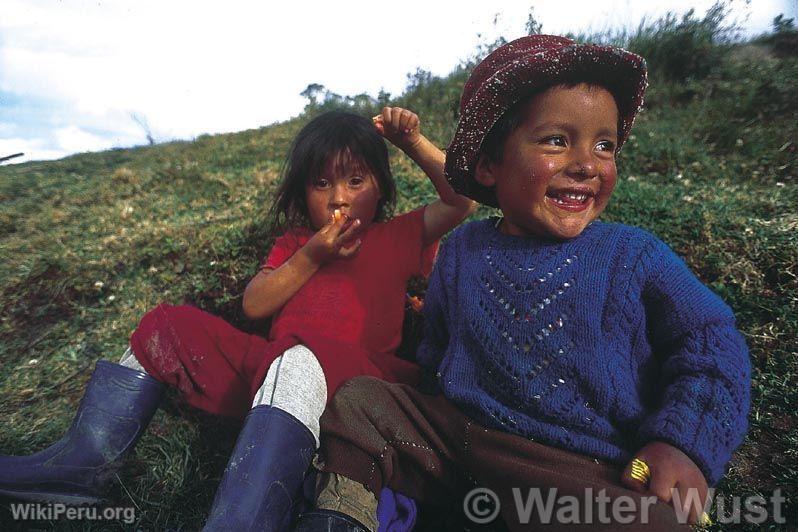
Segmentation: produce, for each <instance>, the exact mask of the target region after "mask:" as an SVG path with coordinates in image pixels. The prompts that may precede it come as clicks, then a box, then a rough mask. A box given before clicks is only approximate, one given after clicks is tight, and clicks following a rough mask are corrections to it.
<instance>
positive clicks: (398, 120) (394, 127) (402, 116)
mask: <svg viewBox="0 0 798 532" xmlns="http://www.w3.org/2000/svg"><path fill="white" fill-rule="evenodd" d="M372 120H373V121H374V127H375V128H377V132H378V133H379V134H380V135H382V136H383V137H385V138H386V139H388V140H389V141H391V143H392V144H393V145H394V146H396V147H397V148H399V149H401V150H402V151H405V152H406V151H408V150H411V149H413V147H415V145H416V144H418V142H419V140H421V127H420V124H421V121H420V120H419V118H418V115H417V114H416V113H414V112H412V111H408V110H407V109H402V108H401V107H383V108H382V113H380V114H378V115H377V116H375V117H374V118H372Z"/></svg>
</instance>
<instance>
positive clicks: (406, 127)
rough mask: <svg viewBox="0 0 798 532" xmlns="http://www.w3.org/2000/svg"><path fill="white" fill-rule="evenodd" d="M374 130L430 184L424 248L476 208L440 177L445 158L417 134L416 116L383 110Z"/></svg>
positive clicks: (391, 108) (377, 118)
mask: <svg viewBox="0 0 798 532" xmlns="http://www.w3.org/2000/svg"><path fill="white" fill-rule="evenodd" d="M374 124H375V126H376V128H377V131H379V133H380V134H381V135H383V136H384V137H385V138H387V139H388V140H390V141H391V142H392V143H393V144H394V145H396V146H397V147H398V148H400V149H401V150H402V151H404V152H405V153H406V154H407V155H408V156H409V157H410V158H411V159H413V160H414V161H415V162H416V164H418V165H419V166H420V167H421V169H422V170H424V173H426V174H427V176H428V177H429V178H430V181H432V184H433V186H434V187H435V190H436V191H437V192H438V197H439V198H440V199H438V200H437V201H434V202H432V203H430V204H429V205H427V208H426V209H425V210H424V245H425V246H426V245H427V244H431V243H432V242H435V241H436V240H438V239H439V238H440V237H442V236H443V235H445V234H446V233H448V232H449V231H451V230H452V229H454V228H455V227H457V225H458V224H459V223H460V222H462V221H463V220H464V219H465V218H466V217H467V216H468V215H470V214H471V213H472V212H474V211H475V210H476V208H477V204H476V202H475V201H473V200H471V199H469V198H467V197H465V196H461V195H460V194H458V193H457V192H455V191H454V189H452V187H451V185H450V184H449V182H448V181H446V177H445V176H444V174H443V167H444V163H445V161H446V156H445V154H444V153H443V151H441V150H440V149H439V148H438V147H437V146H435V145H434V144H433V143H432V142H430V141H429V139H427V137H425V136H424V135H422V134H421V131H420V127H419V124H420V121H419V118H418V115H416V114H415V113H413V112H411V111H408V110H407V109H402V108H400V107H385V108H383V110H382V113H381V114H379V115H377V116H375V117H374Z"/></svg>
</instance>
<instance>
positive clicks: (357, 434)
mask: <svg viewBox="0 0 798 532" xmlns="http://www.w3.org/2000/svg"><path fill="white" fill-rule="evenodd" d="M321 430H322V436H321V440H322V449H321V459H320V461H319V465H320V468H321V469H322V470H324V471H326V472H334V473H338V474H341V475H343V476H345V477H347V478H349V479H352V480H355V481H357V482H360V483H362V484H364V485H365V486H366V487H367V488H368V489H369V490H370V491H371V492H372V493H375V494H379V493H380V490H381V489H382V487H383V486H389V487H391V488H393V489H394V490H396V491H398V492H400V493H404V494H406V495H408V496H410V497H413V498H415V499H417V500H418V501H420V502H424V503H429V504H435V503H440V504H445V505H450V504H451V503H452V502H460V501H461V502H462V504H461V505H462V507H463V508H464V512H466V516H467V517H470V516H474V517H475V519H474V520H475V522H477V523H479V522H480V521H478V520H479V519H487V518H489V517H490V514H491V513H493V511H494V509H495V508H496V505H497V500H498V505H499V508H500V509H499V510H498V511H499V512H500V514H499V515H500V516H501V518H502V519H503V520H504V522H505V523H506V524H507V526H508V528H510V529H511V530H531V529H539V528H541V527H542V526H543V525H547V526H545V529H546V530H574V529H575V528H579V529H590V530H608V531H609V530H617V529H619V528H624V529H629V530H632V529H634V530H640V529H645V530H675V529H682V530H689V528H688V527H687V525H680V524H679V522H678V521H677V518H676V513H675V512H674V510H673V509H672V508H671V507H670V506H669V505H667V504H664V503H662V502H657V501H656V498H655V497H653V496H651V495H649V496H644V495H641V494H639V493H636V492H634V491H631V490H628V489H626V488H625V487H623V486H622V485H621V481H620V478H621V468H620V467H618V466H616V465H609V464H605V463H600V462H598V461H596V460H593V459H590V458H587V457H585V456H582V455H578V454H574V453H571V452H567V451H562V450H559V449H555V448H552V447H548V446H545V445H541V444H539V443H536V442H533V441H530V440H527V439H524V438H521V437H518V436H514V435H511V434H507V433H503V432H499V431H496V430H490V429H485V428H483V427H480V426H479V425H477V424H475V423H474V422H473V421H472V420H471V419H469V418H468V417H467V416H466V415H465V414H463V413H462V412H461V411H460V410H459V409H458V408H457V407H456V406H455V405H454V404H452V403H451V402H449V401H448V400H447V399H446V398H445V397H444V396H443V395H434V396H433V395H426V394H423V393H421V392H419V391H417V390H416V389H414V388H412V387H410V386H406V385H401V384H389V383H386V382H384V381H380V380H378V379H374V378H372V377H358V378H355V379H352V380H351V381H349V382H348V383H347V384H345V385H343V386H342V387H341V388H340V389H339V390H338V393H337V394H336V395H335V397H334V398H333V400H332V402H331V403H330V404H329V405H328V407H327V410H326V411H325V414H324V415H323V416H322V419H321ZM470 490H482V491H470ZM486 490H487V491H486ZM467 493H468V494H467ZM464 494H467V495H465V497H464ZM494 495H495V497H494ZM458 499H459V501H458ZM466 507H468V510H466ZM469 514H470V515H469ZM494 517H495V515H494ZM483 522H484V521H483Z"/></svg>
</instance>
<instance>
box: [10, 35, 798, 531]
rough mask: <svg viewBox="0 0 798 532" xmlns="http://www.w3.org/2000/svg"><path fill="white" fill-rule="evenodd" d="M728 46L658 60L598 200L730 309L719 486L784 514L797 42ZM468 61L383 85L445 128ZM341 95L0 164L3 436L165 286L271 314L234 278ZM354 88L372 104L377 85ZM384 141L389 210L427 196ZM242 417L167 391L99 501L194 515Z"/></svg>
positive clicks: (75, 394) (231, 308)
mask: <svg viewBox="0 0 798 532" xmlns="http://www.w3.org/2000/svg"><path fill="white" fill-rule="evenodd" d="M723 46H724V47H725V48H724V53H723V54H720V56H718V57H716V58H715V62H714V63H712V64H710V65H709V66H708V67H706V65H703V64H702V68H705V67H706V68H707V70H706V72H703V73H702V75H701V76H693V77H689V76H688V78H687V79H681V80H679V81H676V80H672V79H669V78H668V77H667V76H666V75H664V74H663V75H658V76H656V77H654V78H653V81H652V86H651V88H650V91H649V97H648V104H647V108H646V110H645V111H644V112H643V113H642V114H641V115H640V117H639V119H638V122H637V124H636V126H635V129H634V130H633V137H631V139H630V141H629V143H628V145H627V146H626V147H625V148H624V150H623V153H622V155H621V158H620V159H621V160H620V174H619V175H620V179H619V184H618V187H617V189H616V192H615V196H614V199H613V202H612V204H611V207H610V208H609V210H608V212H607V213H606V216H605V218H606V219H609V220H615V221H621V222H625V223H630V224H634V225H639V226H642V227H645V228H647V229H650V230H652V231H653V232H655V233H656V234H657V235H659V236H660V237H661V238H663V239H664V240H665V241H666V242H668V243H669V244H670V245H671V246H672V247H673V248H674V249H675V250H676V251H678V252H679V253H680V254H681V255H682V256H683V257H685V259H686V260H687V262H688V263H689V264H690V265H691V267H692V268H693V269H694V271H695V272H696V273H697V274H698V276H699V277H700V278H701V279H702V280H703V281H704V282H705V283H707V284H708V285H709V286H711V287H712V288H713V289H714V290H715V291H717V292H718V293H719V294H720V295H721V296H723V298H724V299H725V300H726V301H727V302H728V303H729V304H730V305H731V306H732V307H733V309H734V310H735V312H736V314H737V317H738V323H739V327H740V329H741V330H742V332H743V334H744V335H745V337H746V340H747V342H748V345H749V346H750V349H751V358H752V363H753V365H754V375H753V404H752V410H751V416H750V423H751V429H750V432H749V434H748V438H747V439H746V442H745V443H744V444H743V446H742V447H741V448H740V449H739V450H738V452H737V453H736V454H735V456H734V459H733V462H732V467H731V471H730V472H729V474H728V475H727V477H726V478H725V479H724V480H723V481H722V483H721V484H720V486H719V488H720V490H721V492H722V493H724V494H728V495H732V494H733V495H741V496H745V495H749V494H764V495H766V496H767V495H769V494H770V493H771V492H772V491H773V490H774V489H776V488H779V487H781V488H782V489H783V490H784V493H785V495H786V496H787V497H788V506H789V510H788V511H789V519H790V521H791V522H796V520H798V514H797V513H796V511H795V509H794V508H795V501H796V497H798V493H797V490H796V486H798V471H796V470H797V469H798V465H796V464H798V416H796V411H798V394H797V393H796V391H795V390H796V389H798V347H796V346H798V308H797V307H798V215H797V214H796V205H798V182H797V180H796V175H798V167H796V129H797V127H798V126H796V124H798V102H796V96H795V94H796V91H795V90H794V83H795V82H794V80H795V79H796V74H798V60H796V57H795V56H790V55H783V54H774V53H773V46H774V45H773V43H772V41H768V40H762V41H760V42H759V43H758V44H750V43H749V44H746V45H732V44H728V43H727V44H723ZM713 57H715V56H713ZM652 70H656V65H652ZM467 71H468V65H464V66H461V67H459V68H457V69H456V70H455V71H454V72H453V73H452V75H451V76H449V77H443V78H438V77H433V76H430V75H428V74H426V73H424V72H417V73H416V74H415V75H413V76H411V79H410V83H409V86H408V90H407V91H406V92H405V93H404V94H402V95H400V96H399V97H397V98H395V99H394V100H393V101H395V102H397V103H399V104H401V105H403V106H407V107H409V108H411V109H414V110H416V111H418V112H419V114H420V116H421V118H422V124H423V126H422V127H423V129H424V130H425V132H426V133H427V135H428V136H430V137H431V138H432V139H433V140H434V141H435V142H436V143H438V144H439V145H441V146H445V144H446V142H447V141H448V139H449V138H450V136H451V133H452V131H453V128H454V125H455V123H456V107H457V98H458V97H459V91H460V89H461V87H462V83H463V81H464V79H465V77H466V76H467ZM346 103H347V102H346V101H341V100H340V99H339V100H337V101H335V102H322V103H321V104H317V105H316V106H314V107H309V108H308V109H307V112H306V113H305V114H303V116H301V117H300V118H297V119H294V120H291V121H289V122H285V123H281V124H277V125H274V126H270V127H266V128H261V129H257V130H251V131H244V132H241V133H235V134H227V135H216V136H203V137H200V138H198V139H197V140H196V141H194V142H175V143H169V144H162V145H156V146H151V147H142V148H135V149H123V150H113V151H108V152H104V153H97V154H83V155H76V156H72V157H68V158H66V159H62V160H59V161H53V162H32V163H25V164H19V165H13V166H3V167H1V168H0V253H2V257H3V261H0V281H1V283H0V286H1V287H2V288H0V289H1V290H2V295H1V296H0V360H1V361H2V369H0V394H1V395H2V397H3V398H4V400H3V402H2V404H0V427H1V428H2V430H0V452H2V453H6V454H27V453H30V452H33V451H35V450H38V449H41V448H43V447H45V446H47V445H48V444H49V443H51V442H53V441H55V440H56V439H58V438H59V437H60V436H61V435H62V434H63V432H64V431H65V430H66V428H67V427H68V425H69V423H70V422H71V419H72V413H73V412H74V410H75V408H76V406H77V404H78V401H79V400H80V398H81V396H82V391H83V388H84V385H85V383H86V380H87V379H88V377H89V375H90V373H91V369H92V367H93V364H94V362H95V361H96V360H97V359H101V358H104V359H109V360H114V361H115V360H117V359H118V357H119V356H120V355H121V353H122V352H123V351H124V350H125V347H126V345H127V338H128V336H129V334H130V332H131V331H132V330H133V329H134V328H135V326H136V324H137V322H138V319H139V318H140V317H141V316H142V315H143V313H144V312H146V311H147V310H148V309H150V308H152V307H153V306H154V305H155V304H157V303H158V302H161V301H167V302H172V303H182V302H185V301H187V302H190V303H192V304H195V305H197V306H199V307H201V308H203V309H206V310H208V311H210V312H212V313H214V314H218V315H220V316H222V317H224V318H225V319H227V320H228V321H230V322H232V323H233V324H235V325H236V326H238V327H241V328H243V329H245V330H248V331H253V332H264V331H265V330H266V327H267V325H268V324H266V323H252V322H248V321H247V320H245V319H244V317H243V315H242V312H241V309H240V307H241V293H242V291H243V288H244V286H245V284H246V282H247V281H248V280H249V278H250V277H251V276H252V275H253V274H254V273H255V270H256V267H257V264H258V261H259V260H260V258H262V257H263V255H264V254H265V253H266V252H267V250H268V249H269V247H270V243H271V239H272V237H273V235H270V234H268V233H267V230H266V229H265V224H264V213H265V211H266V210H267V208H268V206H269V201H270V193H271V192H272V191H273V190H274V187H275V180H276V179H277V177H278V175H279V169H280V165H281V162H282V158H283V156H284V154H285V152H286V150H287V148H288V145H289V143H290V141H291V139H292V138H293V136H294V135H295V134H296V132H297V131H298V129H299V128H300V127H301V126H302V125H303V124H304V123H305V122H306V121H307V119H308V117H309V116H312V115H313V114H314V113H316V112H319V111H320V110H322V109H323V108H325V106H328V107H329V106H331V105H332V104H335V105H341V104H344V105H345V104H346ZM358 105H359V106H360V107H359V108H360V109H361V110H362V112H364V113H370V112H371V111H372V110H374V109H375V108H376V106H377V102H376V101H374V102H371V103H370V104H369V103H368V102H367V104H366V105H365V106H364V104H363V103H362V101H360V102H359V103H358ZM392 159H393V160H392V163H393V168H394V171H395V175H396V177H397V181H398V189H399V195H400V201H399V204H398V208H397V212H403V211H405V210H407V209H409V208H412V207H414V206H416V205H420V204H422V203H424V202H426V201H428V200H429V199H430V198H432V197H433V194H434V191H433V190H432V188H431V186H430V185H429V183H428V182H427V181H426V178H425V177H424V176H423V175H422V174H421V172H420V171H419V170H418V169H417V168H415V167H414V166H413V164H412V163H411V161H409V159H407V158H406V157H404V156H403V155H401V154H399V153H398V152H395V151H394V152H392ZM487 214H489V211H488V210H487V209H482V210H480V212H479V213H478V214H477V216H485V215H487ZM237 428H238V427H237V424H236V423H234V422H229V421H223V420H218V419H213V418H211V417H210V416H206V415H204V414H202V413H200V412H197V411H194V410H190V409H188V408H187V407H185V406H184V405H182V404H181V403H180V402H179V401H178V400H176V399H175V398H174V397H172V398H171V399H170V400H168V401H167V402H166V404H165V407H164V408H162V409H160V410H159V411H158V413H157V414H156V416H155V418H154V420H153V422H152V423H151V425H150V428H149V430H148V431H147V432H146V434H145V435H144V437H143V438H142V440H141V442H140V443H139V445H138V446H137V451H136V454H135V456H134V457H133V458H132V459H131V460H129V461H128V462H127V463H126V465H125V467H124V469H123V470H122V471H121V472H120V475H119V480H120V482H119V483H118V486H117V487H116V488H115V491H114V492H113V493H112V501H113V502H112V505H114V506H134V507H136V508H137V520H136V523H135V527H136V528H142V529H162V528H172V529H184V530H192V529H197V528H199V527H200V526H201V524H202V522H203V519H204V517H205V515H206V513H207V510H208V508H209V506H210V503H211V501H212V498H213V493H214V490H215V487H216V486H217V484H218V481H219V478H220V475H221V471H222V469H223V468H224V465H225V463H226V461H227V457H228V456H229V453H230V451H231V449H232V446H233V444H234V442H235V436H236V432H237ZM3 512H4V510H0V520H3V519H6V520H7V519H8V515H7V513H3ZM37 526H39V527H40V529H43V530H47V529H50V528H58V529H62V528H63V529H70V527H72V528H74V529H84V528H85V529H93V530H100V529H106V528H105V527H106V526H107V524H99V523H98V524H95V525H93V526H92V525H91V524H90V523H88V522H81V523H71V524H66V523H47V522H39V523H37ZM114 526H115V527H118V528H123V527H122V526H121V525H114ZM0 528H1V527H0ZM734 528H735V527H732V526H728V525H727V526H723V527H720V526H716V527H715V529H717V530H721V529H723V530H730V529H734ZM738 528H740V529H745V527H738ZM777 528H778V527H774V529H777ZM430 529H431V528H430ZM747 529H749V530H760V529H761V527H760V526H758V525H748V528H747Z"/></svg>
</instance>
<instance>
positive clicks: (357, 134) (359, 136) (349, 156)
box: [269, 111, 396, 231]
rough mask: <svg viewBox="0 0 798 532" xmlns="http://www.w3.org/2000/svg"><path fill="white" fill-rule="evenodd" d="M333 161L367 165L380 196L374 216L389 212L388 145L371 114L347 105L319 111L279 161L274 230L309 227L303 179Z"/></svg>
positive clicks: (391, 188)
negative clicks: (346, 108)
mask: <svg viewBox="0 0 798 532" xmlns="http://www.w3.org/2000/svg"><path fill="white" fill-rule="evenodd" d="M331 161H334V162H335V164H336V165H341V166H344V167H346V166H349V165H352V166H355V167H358V166H365V168H362V169H363V170H368V171H370V172H371V174H373V175H374V178H375V179H376V180H377V185H378V186H379V188H380V193H381V196H382V197H381V198H380V201H379V203H378V204H377V213H376V215H375V217H374V219H375V220H383V219H386V218H388V217H390V216H391V215H392V214H393V208H394V205H395V202H396V185H395V183H394V180H393V176H392V175H391V168H390V166H389V164H388V148H387V147H386V145H385V141H384V140H383V138H382V137H381V136H380V134H379V133H377V130H376V129H375V128H374V124H372V122H371V120H370V119H368V118H365V117H362V116H359V115H356V114H353V113H348V112H345V111H330V112H326V113H323V114H321V115H319V116H317V117H316V118H314V119H313V120H311V121H310V122H308V123H307V124H306V125H305V127H303V128H302V130H301V131H300V132H299V134H298V135H297V136H296V138H295V139H294V142H293V144H292V145H291V149H290V150H289V152H288V157H287V158H286V160H285V163H284V164H283V169H282V172H281V174H282V179H281V181H280V185H279V186H278V188H277V191H276V193H275V199H274V203H273V204H272V207H271V209H270V211H269V218H270V221H271V226H272V228H273V229H274V230H279V231H285V230H286V229H289V228H291V227H310V214H309V213H308V206H307V201H306V198H305V185H306V184H307V183H308V182H309V181H310V180H311V179H315V178H317V177H318V176H320V175H321V174H322V172H323V171H324V169H325V167H326V166H327V165H328V164H329V163H330V162H331Z"/></svg>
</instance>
